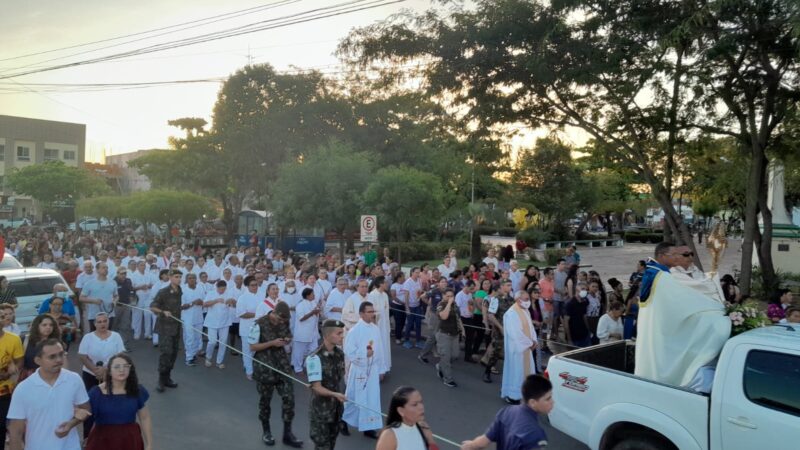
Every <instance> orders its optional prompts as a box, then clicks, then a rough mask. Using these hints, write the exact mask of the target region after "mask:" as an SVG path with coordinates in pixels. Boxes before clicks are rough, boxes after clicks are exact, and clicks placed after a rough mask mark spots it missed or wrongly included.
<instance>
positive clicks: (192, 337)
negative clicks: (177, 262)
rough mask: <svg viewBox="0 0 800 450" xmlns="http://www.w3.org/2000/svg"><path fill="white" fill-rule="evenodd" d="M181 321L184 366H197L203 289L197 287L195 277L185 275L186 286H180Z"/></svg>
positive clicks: (203, 298) (201, 340) (201, 341)
mask: <svg viewBox="0 0 800 450" xmlns="http://www.w3.org/2000/svg"><path fill="white" fill-rule="evenodd" d="M181 292H182V295H181V320H182V321H183V322H184V324H185V325H184V327H183V347H184V350H185V351H186V365H187V366H196V365H197V360H196V357H197V354H198V353H200V349H201V348H202V347H203V338H202V336H201V335H200V330H202V329H203V301H204V300H205V297H206V292H205V289H203V288H201V287H200V286H198V285H197V275H195V274H193V273H190V274H187V275H186V284H185V285H183V286H181Z"/></svg>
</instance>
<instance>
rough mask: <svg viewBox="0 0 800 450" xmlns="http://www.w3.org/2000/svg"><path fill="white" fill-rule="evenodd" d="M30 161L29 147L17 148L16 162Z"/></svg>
mask: <svg viewBox="0 0 800 450" xmlns="http://www.w3.org/2000/svg"><path fill="white" fill-rule="evenodd" d="M30 160H31V148H30V147H23V146H21V145H20V146H19V147H17V161H30Z"/></svg>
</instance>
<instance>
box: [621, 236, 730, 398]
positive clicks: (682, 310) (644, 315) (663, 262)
mask: <svg viewBox="0 0 800 450" xmlns="http://www.w3.org/2000/svg"><path fill="white" fill-rule="evenodd" d="M655 256H656V260H650V261H648V263H647V268H646V270H645V273H644V276H643V277H642V284H641V288H640V289H641V290H640V300H639V317H638V321H637V331H638V334H637V338H636V367H635V370H634V373H635V375H636V376H640V377H643V378H648V379H651V380H655V381H658V382H661V383H666V384H671V385H674V386H687V387H691V388H693V389H695V390H699V391H701V392H709V391H710V384H711V382H713V372H712V373H711V375H710V379H709V375H708V374H707V372H708V367H709V366H710V365H713V363H714V361H715V359H716V358H717V356H718V355H719V353H720V351H722V347H723V346H724V345H725V342H726V341H727V340H728V338H729V337H730V334H731V321H730V319H729V318H728V317H727V316H726V315H725V306H724V305H723V303H721V302H720V301H718V300H717V299H715V298H712V297H709V296H708V295H705V294H704V293H703V292H702V291H701V290H698V289H694V288H693V287H689V286H688V285H686V284H684V283H683V282H681V281H679V280H678V279H677V278H676V276H675V275H673V274H672V273H670V268H671V267H676V266H678V265H681V264H680V262H681V261H682V260H683V259H685V258H691V257H692V256H693V255H692V254H691V252H690V251H689V250H688V248H687V247H675V246H672V245H671V244H665V243H662V244H659V245H658V246H657V247H656V255H655ZM679 276H680V277H684V274H681V275H679ZM701 287H702V285H701ZM704 372H705V373H706V374H704ZM703 378H705V380H703ZM700 385H702V386H703V387H702V388H698V386H700Z"/></svg>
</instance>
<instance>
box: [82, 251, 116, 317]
mask: <svg viewBox="0 0 800 450" xmlns="http://www.w3.org/2000/svg"><path fill="white" fill-rule="evenodd" d="M117 296H118V291H117V282H116V281H114V280H110V279H109V278H108V265H107V264H106V263H98V264H97V277H95V278H93V279H90V280H88V281H87V282H86V284H84V285H83V289H81V296H80V300H79V301H80V302H81V303H85V304H86V305H87V307H86V316H87V318H88V319H89V328H90V330H91V331H94V318H95V316H97V313H99V312H100V311H103V312H105V313H108V318H109V321H110V322H111V326H110V327H109V328H113V327H114V322H113V318H114V307H115V306H116V304H117Z"/></svg>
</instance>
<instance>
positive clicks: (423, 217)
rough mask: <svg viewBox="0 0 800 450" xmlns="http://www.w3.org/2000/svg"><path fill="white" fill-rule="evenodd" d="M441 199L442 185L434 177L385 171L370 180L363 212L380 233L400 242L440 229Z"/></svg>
mask: <svg viewBox="0 0 800 450" xmlns="http://www.w3.org/2000/svg"><path fill="white" fill-rule="evenodd" d="M443 198H444V191H443V189H442V181H441V179H439V177H437V176H436V175H433V174H430V173H426V172H422V171H420V170H417V169H414V168H410V167H387V168H384V169H381V170H379V171H378V172H377V173H375V174H374V175H372V176H371V178H370V182H369V185H368V186H367V189H366V191H365V192H364V211H365V212H366V213H375V214H377V215H378V224H379V227H380V229H383V230H386V231H388V232H389V233H390V234H391V236H392V237H393V238H394V239H395V240H396V241H397V242H403V241H404V240H406V238H408V237H409V236H410V234H411V232H412V231H414V230H420V229H426V228H427V229H430V228H434V227H438V226H439V225H440V221H441V219H442V216H443V213H444V207H443V206H444V203H443ZM401 258H402V255H398V259H401Z"/></svg>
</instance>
